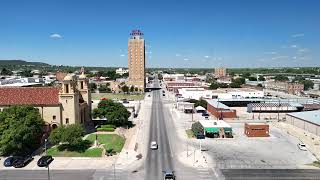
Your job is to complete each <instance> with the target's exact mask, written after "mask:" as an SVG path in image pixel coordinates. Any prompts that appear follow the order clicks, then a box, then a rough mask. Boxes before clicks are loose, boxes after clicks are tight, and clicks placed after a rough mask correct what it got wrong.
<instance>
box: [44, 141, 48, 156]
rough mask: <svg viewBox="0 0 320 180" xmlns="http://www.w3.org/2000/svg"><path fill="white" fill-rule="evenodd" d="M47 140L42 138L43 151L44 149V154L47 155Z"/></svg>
mask: <svg viewBox="0 0 320 180" xmlns="http://www.w3.org/2000/svg"><path fill="white" fill-rule="evenodd" d="M47 141H48V139H45V140H44V151H45V154H46V155H47Z"/></svg>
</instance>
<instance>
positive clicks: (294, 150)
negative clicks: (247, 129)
mask: <svg viewBox="0 0 320 180" xmlns="http://www.w3.org/2000/svg"><path fill="white" fill-rule="evenodd" d="M230 125H231V126H232V129H233V134H234V138H231V139H209V138H207V139H205V140H203V144H204V146H206V148H207V149H208V154H209V155H210V156H211V158H213V165H214V166H216V167H218V168H221V169H226V168H280V169H282V168H283V169H285V168H311V167H310V166H306V164H308V163H312V162H313V161H315V160H316V158H315V157H314V156H313V155H312V154H311V153H310V152H309V151H301V150H300V149H299V148H298V147H297V144H298V143H299V142H300V141H299V140H298V139H296V138H294V137H293V136H290V135H288V134H286V133H285V132H282V131H281V130H279V129H277V128H274V127H270V137H251V138H249V137H247V136H245V134H244V123H230Z"/></svg>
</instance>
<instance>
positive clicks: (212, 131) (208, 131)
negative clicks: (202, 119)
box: [205, 128, 219, 133]
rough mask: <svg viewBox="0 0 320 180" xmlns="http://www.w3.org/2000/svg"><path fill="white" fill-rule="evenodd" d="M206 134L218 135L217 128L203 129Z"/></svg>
mask: <svg viewBox="0 0 320 180" xmlns="http://www.w3.org/2000/svg"><path fill="white" fill-rule="evenodd" d="M205 131H206V133H219V128H205Z"/></svg>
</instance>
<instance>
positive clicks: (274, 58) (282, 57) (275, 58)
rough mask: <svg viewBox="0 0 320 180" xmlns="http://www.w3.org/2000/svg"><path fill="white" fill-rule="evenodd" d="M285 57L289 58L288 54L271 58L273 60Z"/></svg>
mask: <svg viewBox="0 0 320 180" xmlns="http://www.w3.org/2000/svg"><path fill="white" fill-rule="evenodd" d="M285 58H288V56H276V57H273V58H271V59H272V60H277V59H285Z"/></svg>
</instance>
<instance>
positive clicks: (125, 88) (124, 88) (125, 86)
mask: <svg viewBox="0 0 320 180" xmlns="http://www.w3.org/2000/svg"><path fill="white" fill-rule="evenodd" d="M121 90H122V92H124V93H129V87H128V86H127V85H124V86H122V87H121Z"/></svg>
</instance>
